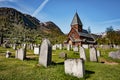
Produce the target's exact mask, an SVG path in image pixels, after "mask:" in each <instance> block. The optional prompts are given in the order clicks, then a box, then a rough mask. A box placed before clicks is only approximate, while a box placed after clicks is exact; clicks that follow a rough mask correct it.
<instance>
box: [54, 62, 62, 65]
mask: <svg viewBox="0 0 120 80" xmlns="http://www.w3.org/2000/svg"><path fill="white" fill-rule="evenodd" d="M52 65H64V62H59V63H55V62H53V61H52Z"/></svg>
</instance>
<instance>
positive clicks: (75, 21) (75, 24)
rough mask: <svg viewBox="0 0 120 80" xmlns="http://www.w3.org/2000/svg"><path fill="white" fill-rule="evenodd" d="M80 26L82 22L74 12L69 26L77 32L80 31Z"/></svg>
mask: <svg viewBox="0 0 120 80" xmlns="http://www.w3.org/2000/svg"><path fill="white" fill-rule="evenodd" d="M82 26H83V25H82V22H81V20H80V18H79V16H78V14H77V12H76V13H75V15H74V17H73V20H72V23H71V28H74V29H76V30H77V31H78V32H82Z"/></svg>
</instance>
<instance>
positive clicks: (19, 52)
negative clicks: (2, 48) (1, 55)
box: [15, 48, 26, 60]
mask: <svg viewBox="0 0 120 80" xmlns="http://www.w3.org/2000/svg"><path fill="white" fill-rule="evenodd" d="M15 58H17V59H20V60H24V59H25V58H26V50H25V49H23V48H21V49H18V50H16V55H15Z"/></svg>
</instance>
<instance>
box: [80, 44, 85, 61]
mask: <svg viewBox="0 0 120 80" xmlns="http://www.w3.org/2000/svg"><path fill="white" fill-rule="evenodd" d="M80 58H83V60H86V53H85V49H84V48H83V47H82V46H81V47H80Z"/></svg>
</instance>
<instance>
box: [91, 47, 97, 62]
mask: <svg viewBox="0 0 120 80" xmlns="http://www.w3.org/2000/svg"><path fill="white" fill-rule="evenodd" d="M90 61H96V62H97V61H98V57H97V50H96V48H94V47H92V48H90Z"/></svg>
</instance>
